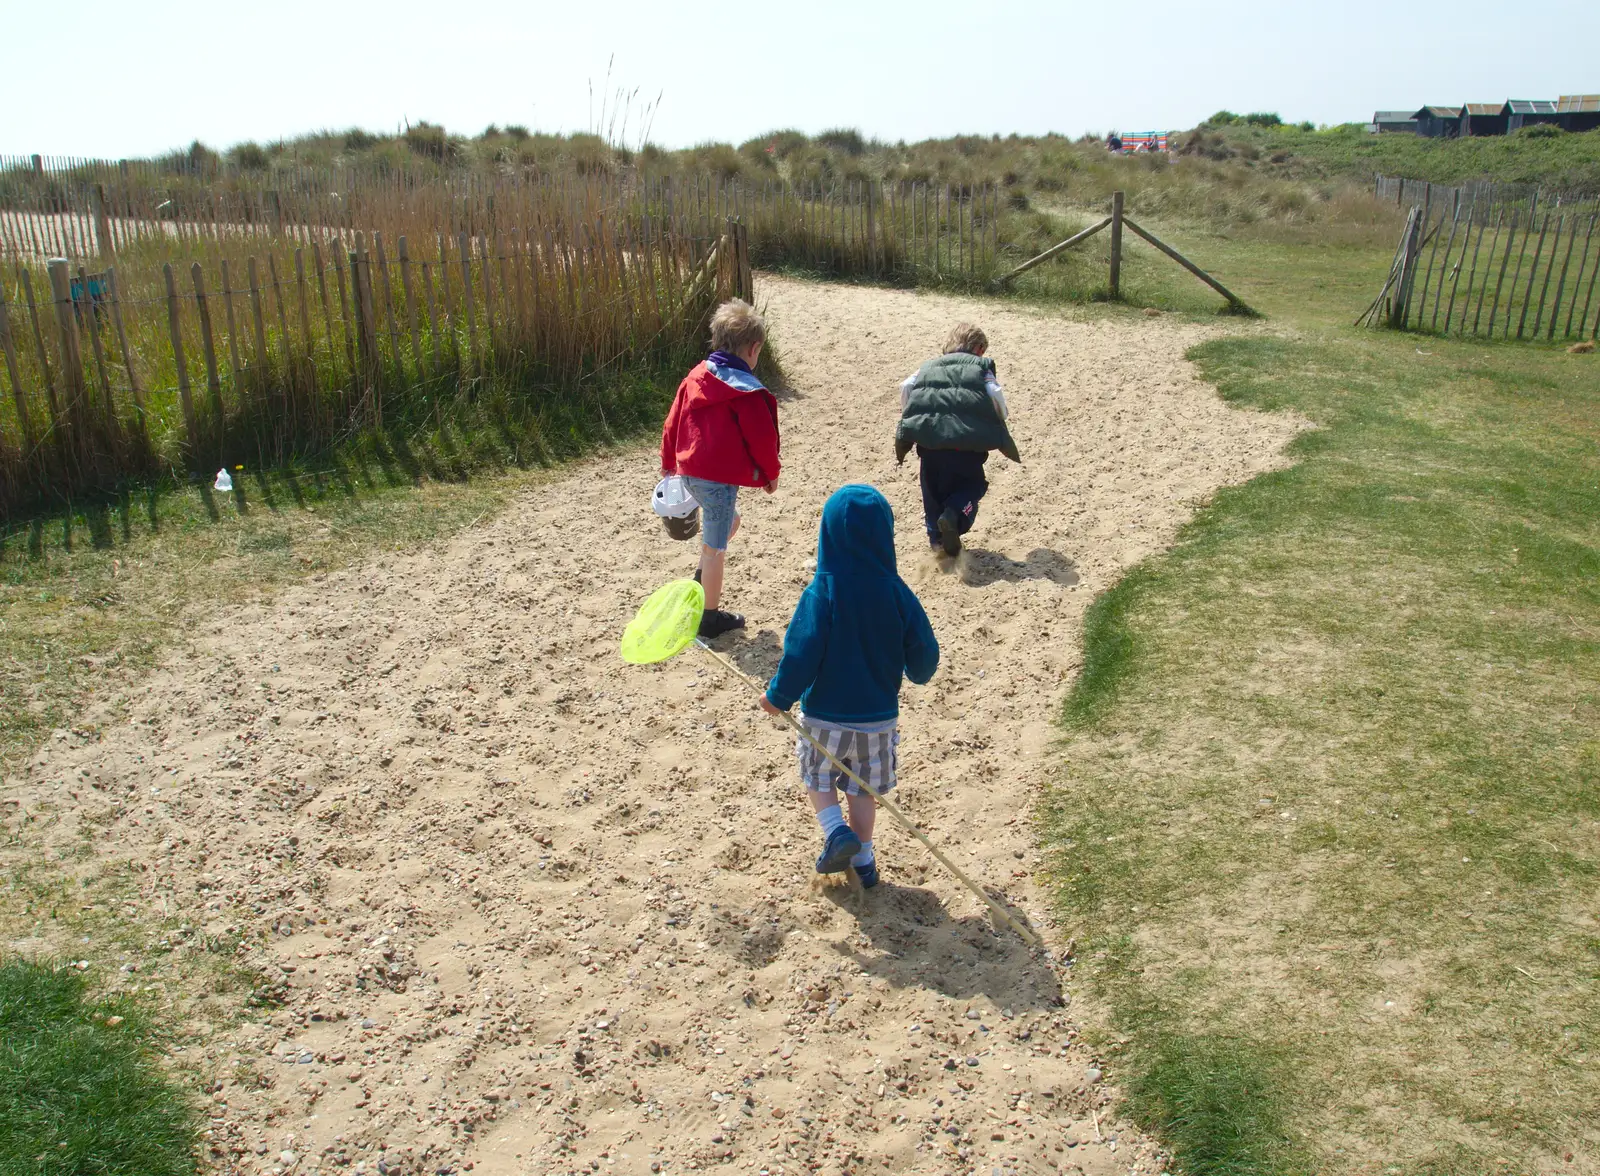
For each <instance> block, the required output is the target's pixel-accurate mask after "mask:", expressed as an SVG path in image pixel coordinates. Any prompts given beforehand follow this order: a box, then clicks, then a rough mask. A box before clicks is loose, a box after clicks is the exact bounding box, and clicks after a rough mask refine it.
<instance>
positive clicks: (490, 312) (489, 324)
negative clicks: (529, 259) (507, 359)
mask: <svg viewBox="0 0 1600 1176" xmlns="http://www.w3.org/2000/svg"><path fill="white" fill-rule="evenodd" d="M490 252H491V250H490V248H489V238H488V237H479V238H478V270H479V272H480V273H482V275H483V325H484V334H485V335H486V336H487V339H488V343H489V351H488V354H487V356H486V357H485V359H486V361H487V362H486V363H485V366H486V367H493V366H494V363H495V345H494V281H493V279H492V278H491V276H490V275H491V274H492V273H493V269H492V266H493V262H494V258H492V257H491V256H490Z"/></svg>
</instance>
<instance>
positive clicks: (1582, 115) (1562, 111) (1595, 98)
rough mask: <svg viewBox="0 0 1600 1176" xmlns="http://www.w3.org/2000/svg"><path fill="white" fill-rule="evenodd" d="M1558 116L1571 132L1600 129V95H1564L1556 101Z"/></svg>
mask: <svg viewBox="0 0 1600 1176" xmlns="http://www.w3.org/2000/svg"><path fill="white" fill-rule="evenodd" d="M1556 114H1557V116H1558V117H1559V118H1560V119H1561V125H1562V126H1563V127H1565V128H1566V129H1567V130H1569V131H1592V130H1595V129H1596V128H1600V94H1563V95H1561V97H1560V98H1558V99H1557V100H1556Z"/></svg>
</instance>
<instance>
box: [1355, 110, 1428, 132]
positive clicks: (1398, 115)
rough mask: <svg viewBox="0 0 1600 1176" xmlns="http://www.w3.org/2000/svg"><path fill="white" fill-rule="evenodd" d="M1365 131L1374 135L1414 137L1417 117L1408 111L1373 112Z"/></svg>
mask: <svg viewBox="0 0 1600 1176" xmlns="http://www.w3.org/2000/svg"><path fill="white" fill-rule="evenodd" d="M1367 130H1368V131H1370V132H1371V133H1372V134H1374V135H1414V134H1416V133H1417V116H1416V115H1415V114H1413V113H1412V112H1411V111H1409V110H1375V111H1373V112H1372V122H1371V123H1370V124H1369V125H1368V126H1367Z"/></svg>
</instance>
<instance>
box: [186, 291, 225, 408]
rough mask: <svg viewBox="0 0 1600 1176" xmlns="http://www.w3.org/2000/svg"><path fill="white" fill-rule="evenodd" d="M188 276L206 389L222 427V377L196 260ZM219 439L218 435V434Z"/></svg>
mask: <svg viewBox="0 0 1600 1176" xmlns="http://www.w3.org/2000/svg"><path fill="white" fill-rule="evenodd" d="M189 277H190V279H191V280H192V281H193V282H194V304H195V307H196V309H198V310H199V311H200V344H201V346H202V347H203V348H204V349H205V356H206V389H207V391H209V392H210V393H211V411H212V412H213V413H214V414H215V415H216V418H217V428H218V430H219V432H220V430H221V428H222V379H221V377H219V376H218V375H217V349H216V346H215V344H214V343H213V342H212V338H211V307H210V305H209V304H208V303H207V302H206V277H205V271H204V270H202V269H201V268H200V263H199V262H198V261H197V262H195V263H194V264H193V265H191V266H190V267H189ZM219 439H220V436H219Z"/></svg>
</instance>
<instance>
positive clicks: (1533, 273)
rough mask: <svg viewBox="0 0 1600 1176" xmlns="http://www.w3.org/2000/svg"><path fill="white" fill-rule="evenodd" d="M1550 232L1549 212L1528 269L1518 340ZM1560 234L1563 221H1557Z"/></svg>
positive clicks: (1540, 228)
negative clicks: (1547, 235)
mask: <svg viewBox="0 0 1600 1176" xmlns="http://www.w3.org/2000/svg"><path fill="white" fill-rule="evenodd" d="M1549 231H1550V214H1549V213H1548V212H1547V213H1545V214H1544V223H1543V224H1541V225H1540V226H1539V244H1538V247H1537V248H1535V249H1534V251H1533V265H1532V266H1531V267H1529V269H1528V287H1527V289H1526V290H1524V291H1523V294H1522V315H1521V317H1519V318H1518V319H1517V338H1519V339H1520V338H1522V329H1523V327H1525V326H1526V325H1527V322H1528V306H1529V304H1530V303H1532V301H1533V280H1534V278H1535V277H1537V276H1538V273H1539V258H1540V256H1541V255H1542V254H1543V253H1544V238H1545V234H1546V233H1548V232H1549ZM1560 233H1561V221H1560V220H1559V219H1557V221H1556V234H1557V235H1558V236H1559V235H1560ZM1517 272H1518V274H1520V273H1521V272H1522V271H1521V269H1520V268H1519V269H1518V271H1517ZM1534 329H1535V333H1537V330H1538V328H1537V326H1535V328H1534ZM1506 330H1507V331H1508V332H1509V331H1510V330H1511V315H1510V311H1509V310H1508V311H1507V312H1506Z"/></svg>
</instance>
